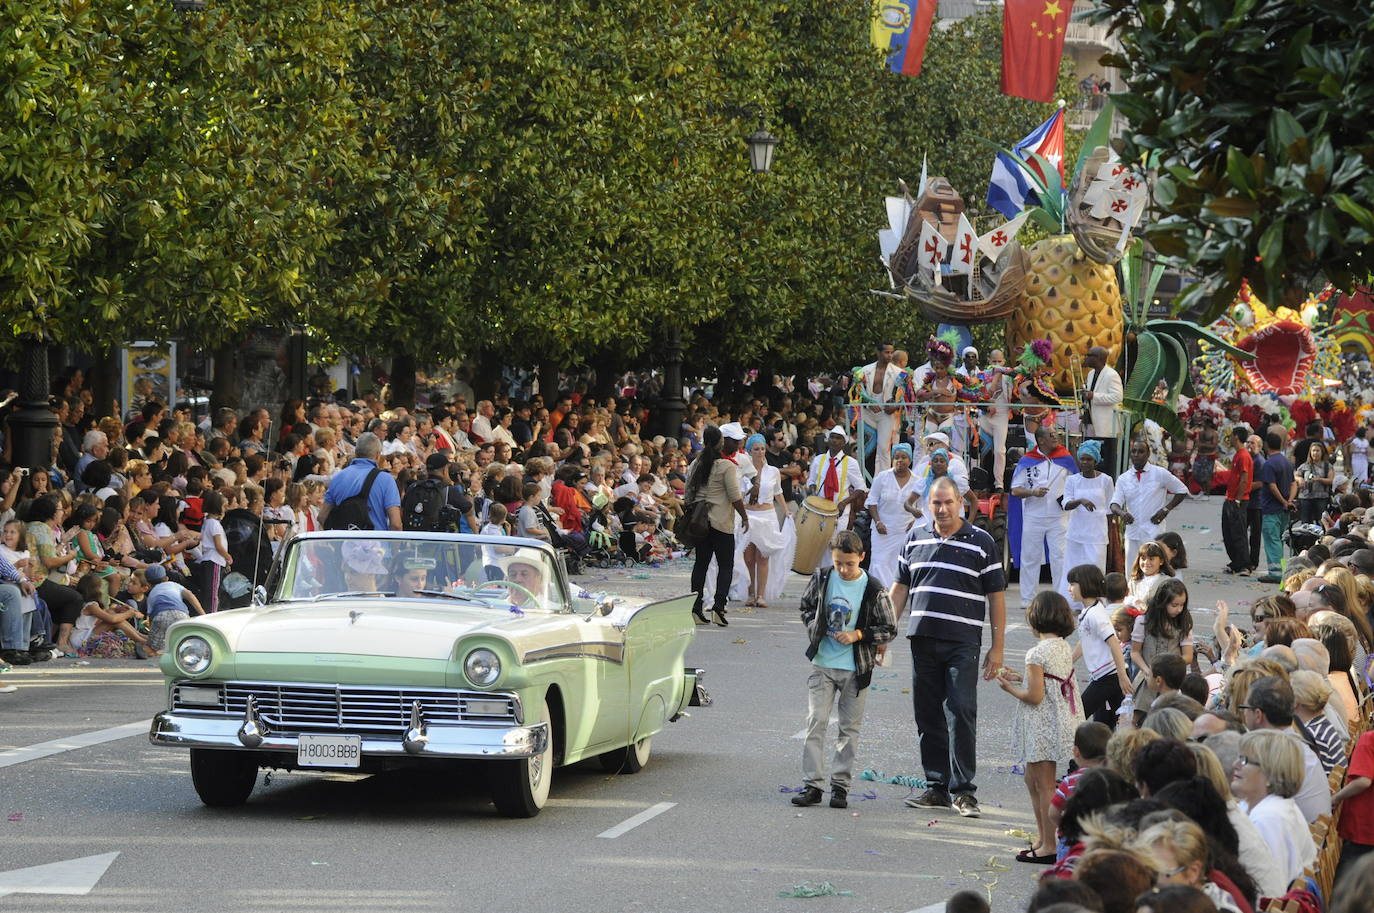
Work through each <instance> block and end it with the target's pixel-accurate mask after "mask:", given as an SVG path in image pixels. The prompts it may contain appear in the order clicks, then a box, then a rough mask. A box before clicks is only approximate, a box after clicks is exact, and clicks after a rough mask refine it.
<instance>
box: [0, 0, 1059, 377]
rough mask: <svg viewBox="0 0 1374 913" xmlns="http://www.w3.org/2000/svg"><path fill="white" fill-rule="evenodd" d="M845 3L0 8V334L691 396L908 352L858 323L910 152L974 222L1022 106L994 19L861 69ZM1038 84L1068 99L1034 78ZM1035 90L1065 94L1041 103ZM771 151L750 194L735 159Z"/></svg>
mask: <svg viewBox="0 0 1374 913" xmlns="http://www.w3.org/2000/svg"><path fill="white" fill-rule="evenodd" d="M870 15H871V4H870V3H868V2H867V0H844V2H841V3H835V2H833V0H791V2H788V3H785V4H777V3H772V2H765V0H740V2H737V3H732V4H724V5H722V4H719V3H714V2H708V0H692V2H686V3H682V4H677V5H674V6H673V7H671V8H665V7H663V5H662V4H657V3H650V2H648V0H612V2H591V0H570V2H569V3H565V4H562V5H560V6H559V7H558V10H557V14H556V15H551V14H550V9H549V7H548V6H547V5H546V4H539V5H536V4H534V3H531V2H524V0H517V2H510V0H454V2H449V3H443V4H416V3H413V2H410V3H407V2H401V0H353V2H345V0H273V2H271V3H268V2H266V0H244V2H238V3H233V4H229V3H226V2H223V0H208V2H207V9H206V10H205V11H204V12H201V13H179V12H176V11H174V10H173V9H172V5H171V3H170V2H143V0H140V2H134V3H128V2H126V0H118V2H117V0H57V2H55V3H54V4H49V5H42V4H40V5H33V4H29V3H20V2H17V0H0V49H3V51H4V53H3V54H0V74H3V75H4V76H6V77H8V79H7V83H8V85H9V86H10V88H9V89H8V90H7V91H6V92H4V93H0V150H3V152H4V161H5V165H4V166H3V167H4V171H3V173H0V174H2V176H0V181H3V186H4V188H5V191H6V192H5V193H4V194H0V211H3V213H4V218H3V219H0V314H3V315H4V316H5V317H6V318H7V319H8V321H9V324H10V326H11V328H12V331H13V332H12V334H11V335H10V336H7V337H5V338H4V339H0V346H12V345H13V344H14V342H15V340H16V339H17V338H18V337H19V336H20V335H22V334H32V333H37V332H43V333H46V334H47V335H48V337H49V338H51V339H53V340H54V341H56V342H59V343H66V344H72V345H75V346H78V347H81V348H87V349H91V350H95V349H100V348H104V347H107V346H113V345H118V344H120V343H122V342H124V341H126V340H128V339H131V338H137V337H142V338H148V337H151V338H173V337H177V338H181V339H183V340H186V341H187V342H190V343H192V344H194V345H195V346H197V347H205V348H210V347H215V346H218V345H220V344H223V343H226V342H232V341H233V340H235V339H237V338H240V337H241V336H242V335H243V334H244V333H245V331H247V330H248V329H250V328H252V327H254V326H260V325H269V326H270V325H275V326H282V327H285V326H287V325H291V326H297V327H304V328H305V329H306V330H307V332H309V333H310V334H311V335H312V337H313V338H314V339H315V340H316V341H317V343H320V344H323V345H328V346H331V347H334V348H336V349H341V350H346V351H352V352H357V353H370V354H375V355H384V354H400V355H405V356H407V357H410V358H416V359H420V360H422V361H427V360H442V359H447V358H452V357H455V356H460V355H468V356H470V355H474V354H483V353H485V354H487V355H491V356H494V357H496V358H499V359H502V360H505V361H508V362H511V363H516V364H525V365H532V364H535V363H537V362H541V361H551V362H556V363H562V364H574V363H578V362H582V361H586V360H589V359H599V358H603V357H612V358H614V359H617V360H621V361H624V360H626V359H634V358H643V357H645V356H646V354H647V353H652V352H655V351H658V350H659V349H660V347H661V346H662V345H663V344H664V343H665V341H666V340H668V339H669V338H670V337H671V338H679V337H680V338H681V339H682V341H683V343H684V346H685V348H686V350H687V352H688V357H689V360H690V361H691V362H692V363H693V364H694V365H696V366H698V367H699V368H701V369H702V370H710V369H711V368H712V367H713V366H719V365H722V364H728V363H737V362H741V361H751V362H755V363H766V364H769V365H774V366H777V367H780V368H785V367H806V366H815V365H818V364H821V363H827V362H828V363H830V364H834V363H846V362H847V361H851V360H854V359H858V358H861V357H866V356H867V355H868V354H869V352H870V350H871V348H872V343H873V341H874V339H876V338H878V337H887V338H897V339H902V340H912V339H915V340H919V339H921V338H923V337H924V334H925V333H926V332H927V331H928V329H929V326H928V324H927V323H926V322H925V321H924V320H922V319H921V318H920V315H919V313H918V312H917V311H916V309H915V308H914V307H913V306H911V305H908V304H906V303H903V302H894V301H892V300H891V299H885V298H880V297H876V296H873V295H871V294H869V291H868V290H869V289H872V288H882V287H885V286H886V280H885V276H884V275H883V273H882V270H881V267H880V265H879V263H878V259H877V244H876V240H875V238H876V232H877V230H878V229H879V228H881V227H883V223H884V217H883V210H882V197H883V196H884V195H885V194H889V193H893V192H895V188H896V180H897V179H898V178H899V177H903V178H906V179H907V180H909V181H911V182H913V183H914V181H915V178H916V176H917V174H918V173H919V171H920V160H921V156H922V154H923V153H928V155H929V159H930V162H931V173H932V174H945V175H948V176H949V177H950V178H951V180H953V181H954V182H955V185H956V186H957V187H958V188H959V189H960V190H961V191H963V192H964V194H965V197H966V199H967V200H969V202H970V205H971V206H973V207H977V206H979V205H981V200H982V198H983V196H984V193H985V191H986V187H987V179H988V173H989V171H990V163H991V151H990V150H989V149H987V148H986V147H985V146H983V145H982V144H981V143H980V142H979V139H988V140H992V141H995V142H999V143H1003V144H1006V143H1010V142H1012V141H1014V140H1015V139H1017V138H1019V137H1020V136H1021V135H1023V134H1025V133H1026V132H1028V131H1029V130H1030V129H1031V128H1032V127H1033V126H1035V125H1036V124H1037V123H1039V122H1040V121H1041V120H1043V119H1044V118H1045V117H1046V116H1047V115H1048V113H1049V112H1050V110H1052V109H1051V108H1050V107H1049V106H1046V105H1036V104H1034V103H1031V102H1026V101H1023V100H1020V99H1013V98H1009V97H1007V96H1002V95H1000V94H998V92H997V74H998V68H999V66H1000V58H999V55H998V53H997V37H998V35H999V30H1000V20H999V18H998V17H997V16H996V15H995V14H993V13H984V14H980V15H978V16H975V17H972V18H970V19H968V20H964V21H961V22H958V23H955V24H953V25H952V27H949V28H947V29H938V30H937V31H936V32H935V34H933V35H932V38H931V41H930V44H929V47H928V50H927V55H926V69H925V72H924V73H923V74H922V75H921V76H920V77H919V78H916V79H910V78H907V77H901V76H897V75H895V74H892V73H889V72H887V71H886V70H885V69H884V68H883V65H882V60H881V58H880V56H879V55H878V53H877V52H876V51H874V50H873V49H872V48H871V47H870V46H869V44H868V17H869V16H870ZM1066 80H1067V75H1066ZM1069 88H1070V87H1069V85H1068V84H1067V82H1066V83H1065V91H1066V92H1067V91H1068V90H1069ZM761 123H762V124H763V125H764V126H766V127H767V128H768V129H769V130H770V131H771V132H772V133H774V134H775V135H776V136H778V137H779V138H780V140H781V145H780V146H779V148H778V153H777V158H776V160H775V166H774V170H773V173H772V174H769V175H755V174H752V173H750V171H749V168H748V160H747V156H746V149H745V144H744V142H743V138H744V136H745V134H747V133H749V132H751V131H753V130H754V129H756V128H757V127H758V126H759V125H760V124H761Z"/></svg>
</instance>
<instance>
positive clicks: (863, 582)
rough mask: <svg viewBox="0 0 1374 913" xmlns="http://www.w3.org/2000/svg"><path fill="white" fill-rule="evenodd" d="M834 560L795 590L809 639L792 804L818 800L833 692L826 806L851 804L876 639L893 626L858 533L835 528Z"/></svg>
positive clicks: (886, 637)
mask: <svg viewBox="0 0 1374 913" xmlns="http://www.w3.org/2000/svg"><path fill="white" fill-rule="evenodd" d="M830 556H831V559H832V563H833V565H834V567H830V568H823V569H821V570H817V571H816V572H815V573H814V574H812V575H811V580H810V582H809V583H808V584H807V586H806V592H805V593H803V594H802V598H801V618H802V624H804V625H805V626H806V630H807V634H808V637H809V641H810V642H809V643H808V645H807V648H806V658H807V659H809V660H811V671H810V674H809V675H808V677H807V680H806V686H807V694H808V699H807V715H806V743H805V745H804V747H803V748H802V776H803V777H804V784H803V786H802V791H801V792H800V793H798V794H797V795H795V796H793V797H792V804H793V805H800V806H806V805H816V804H818V803H819V802H820V801H821V786H822V785H823V784H824V783H825V756H824V750H825V744H824V741H825V732H826V728H827V724H828V723H829V721H830V707H831V705H832V704H833V703H835V699H836V698H837V697H838V698H839V709H838V716H839V736H838V738H837V739H836V741H835V760H834V763H833V765H832V767H831V771H830V807H831V808H847V807H848V806H849V786H850V784H851V783H852V782H853V779H854V778H853V769H854V755H855V753H856V752H857V750H858V746H859V724H860V723H861V722H863V715H864V703H865V701H866V700H867V697H868V686H869V685H870V684H871V683H872V681H873V666H874V664H875V660H876V657H877V654H878V649H879V647H880V646H881V645H883V644H886V643H887V642H888V641H890V640H891V639H892V638H893V637H895V636H896V634H897V622H896V620H895V619H894V617H893V615H892V601H891V600H890V599H889V598H888V595H887V590H885V589H884V588H883V587H882V586H881V585H880V584H879V583H878V581H877V580H875V579H873V578H872V577H870V576H869V575H868V574H867V573H865V572H864V570H863V567H862V566H861V565H862V564H863V560H864V546H863V540H862V539H860V538H859V535H858V533H856V532H854V531H853V530H848V529H847V530H842V531H840V532H839V533H836V535H835V538H834V539H833V540H832V541H831V543H830Z"/></svg>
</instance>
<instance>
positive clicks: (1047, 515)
mask: <svg viewBox="0 0 1374 913" xmlns="http://www.w3.org/2000/svg"><path fill="white" fill-rule="evenodd" d="M1060 449H1061V448H1060V444H1059V432H1057V431H1055V430H1054V428H1053V427H1052V426H1050V425H1041V426H1040V427H1039V428H1038V429H1036V432H1035V449H1034V450H1032V451H1030V452H1029V453H1027V454H1026V455H1025V456H1024V457H1022V458H1021V462H1019V463H1017V464H1016V473H1015V474H1014V475H1013V476H1012V478H1011V493H1012V496H1013V497H1016V498H1021V499H1022V504H1021V605H1023V606H1026V605H1030V601H1031V599H1032V598H1033V597H1034V596H1035V590H1036V588H1037V587H1038V586H1039V585H1040V566H1041V565H1043V564H1044V563H1045V552H1046V551H1047V550H1048V551H1049V559H1050V580H1051V584H1050V585H1051V586H1053V587H1054V589H1055V591H1056V592H1060V593H1065V594H1067V586H1066V584H1065V582H1064V574H1065V572H1066V570H1067V569H1066V568H1065V567H1064V542H1065V530H1064V509H1063V507H1061V506H1060V499H1061V498H1062V497H1063V495H1064V483H1065V482H1067V481H1068V479H1069V471H1068V470H1067V469H1066V468H1064V467H1063V466H1061V465H1059V464H1058V463H1056V462H1055V457H1056V456H1059V454H1058V452H1057V451H1059V450H1060ZM1065 452H1066V453H1067V451H1065Z"/></svg>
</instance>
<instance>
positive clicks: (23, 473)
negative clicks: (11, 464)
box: [18, 466, 29, 479]
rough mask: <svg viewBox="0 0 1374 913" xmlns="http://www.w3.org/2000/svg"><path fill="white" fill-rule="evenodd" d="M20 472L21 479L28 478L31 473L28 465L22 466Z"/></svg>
mask: <svg viewBox="0 0 1374 913" xmlns="http://www.w3.org/2000/svg"><path fill="white" fill-rule="evenodd" d="M18 472H19V478H21V479H23V478H27V477H28V474H29V467H27V466H20V467H19V470H18Z"/></svg>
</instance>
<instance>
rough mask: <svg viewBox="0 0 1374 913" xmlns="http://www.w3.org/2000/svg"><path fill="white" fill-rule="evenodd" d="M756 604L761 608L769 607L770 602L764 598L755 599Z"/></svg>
mask: <svg viewBox="0 0 1374 913" xmlns="http://www.w3.org/2000/svg"><path fill="white" fill-rule="evenodd" d="M754 605H755V607H757V608H760V609H766V608H768V603H766V602H764V601H763V600H762V599H758V600H755V602H754Z"/></svg>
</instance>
